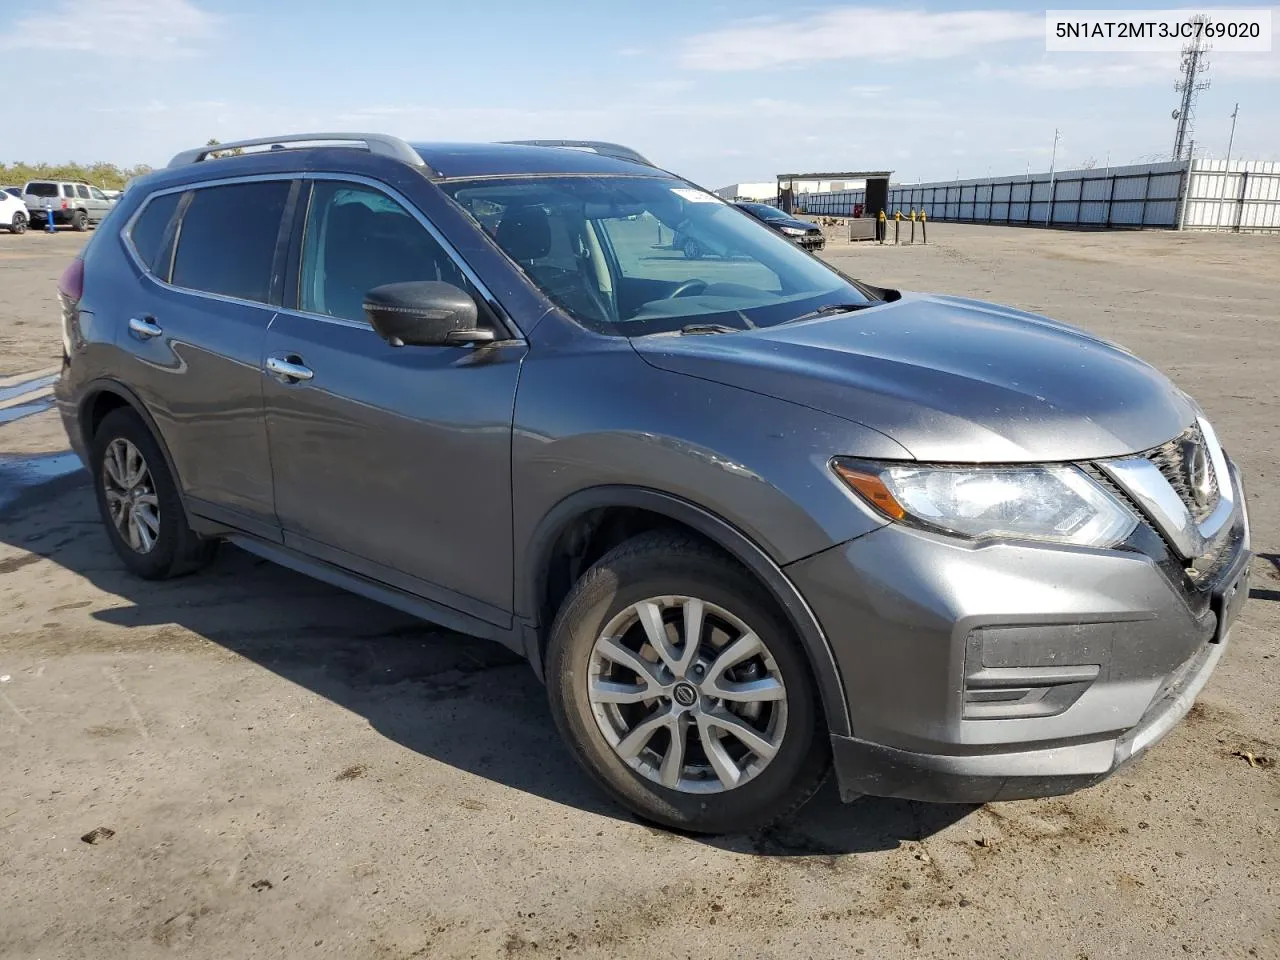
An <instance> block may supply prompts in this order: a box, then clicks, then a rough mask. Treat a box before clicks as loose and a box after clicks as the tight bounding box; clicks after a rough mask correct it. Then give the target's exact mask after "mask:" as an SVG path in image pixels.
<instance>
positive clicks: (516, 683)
mask: <svg viewBox="0 0 1280 960" xmlns="http://www.w3.org/2000/svg"><path fill="white" fill-rule="evenodd" d="M0 520H3V522H2V523H0V540H2V541H3V542H6V543H8V544H10V545H11V546H13V547H16V548H18V549H20V550H24V551H28V552H30V553H34V554H37V555H39V556H41V557H44V558H47V559H49V560H51V561H53V562H54V563H57V564H60V565H61V566H63V567H64V568H66V569H68V570H70V571H73V572H75V573H76V574H78V575H80V576H81V577H83V578H85V579H86V580H88V581H89V582H90V583H92V584H93V585H94V586H95V587H96V588H98V589H99V590H102V591H104V592H106V593H108V594H112V595H115V596H118V597H121V598H123V599H125V600H127V601H129V605H127V606H113V607H109V608H104V609H100V610H97V611H96V612H93V613H92V614H91V615H92V616H93V617H94V618H95V619H96V620H98V621H100V622H102V623H106V624H111V625H114V626H117V627H126V628H129V629H130V630H138V631H148V630H156V631H159V630H163V629H165V628H169V627H171V626H172V625H174V624H176V625H179V626H181V627H183V628H185V629H186V630H189V631H191V632H192V633H194V634H195V635H197V636H199V637H202V638H204V639H206V640H209V641H212V642H214V643H217V644H219V645H220V646H222V647H224V648H225V649H227V650H230V651H233V652H235V653H236V654H238V655H240V656H241V657H244V658H245V659H246V660H249V661H252V662H253V663H255V664H258V665H260V666H262V667H264V668H266V669H268V670H270V671H272V672H273V673H275V674H277V675H279V676H281V677H283V678H285V679H287V680H289V681H290V682H292V683H295V684H298V685H299V686H301V687H304V688H306V689H308V690H311V691H313V692H315V693H316V694H319V695H320V696H322V697H324V698H326V699H327V700H329V701H331V702H333V703H335V704H338V705H340V706H342V707H343V708H345V709H347V710H349V711H352V712H354V713H356V714H358V715H360V716H362V717H364V718H365V719H366V720H367V721H368V722H369V723H370V724H371V725H372V726H373V728H374V729H376V730H377V731H379V732H380V733H381V734H382V735H383V736H385V737H387V738H388V739H390V740H393V741H394V742H396V743H398V744H401V745H402V746H405V747H407V748H409V749H410V750H413V751H415V752H417V753H419V754H421V755H422V756H425V757H430V758H432V759H434V760H437V761H439V762H441V763H445V764H449V765H450V766H452V767H455V768H457V769H459V770H464V771H467V772H468V773H472V774H475V775H477V776H481V777H485V778H487V779H489V780H492V781H495V782H497V783H501V784H504V785H506V786H508V787H511V788H513V789H516V790H521V791H524V792H526V793H529V794H533V795H536V796H539V797H542V798H545V799H547V800H550V801H553V802H555V803H560V804H564V805H567V806H571V807H575V808H577V809H580V810H584V811H588V812H591V813H595V814H599V815H601V816H607V817H612V818H615V819H619V820H626V821H633V820H634V818H633V817H631V816H630V815H629V814H628V813H627V812H626V811H625V810H623V809H622V808H621V807H619V806H618V805H616V804H615V803H613V802H612V800H611V799H610V798H608V797H607V796H605V795H604V794H603V793H602V792H601V791H600V789H599V788H597V787H596V786H595V784H594V783H593V782H591V781H590V780H589V779H588V777H587V776H586V774H585V773H583V772H582V771H581V770H580V769H579V767H578V766H577V764H576V763H575V762H574V760H573V758H572V757H571V756H570V755H569V753H568V750H567V749H566V748H565V747H564V745H563V744H562V743H561V741H560V738H559V735H558V733H557V731H556V729H555V725H554V723H553V721H552V718H551V714H550V711H549V709H548V707H547V700H546V691H545V688H544V687H543V686H542V685H541V684H540V683H539V681H538V680H537V679H536V677H535V676H534V674H533V671H532V670H531V669H530V668H529V666H528V664H527V663H526V662H525V661H524V660H523V659H521V658H519V657H517V656H515V655H514V654H511V653H510V652H508V651H507V650H506V649H505V648H502V647H500V646H499V645H498V644H495V643H492V642H489V641H485V640H479V639H475V638H471V637H466V636H463V635H460V634H456V633H452V632H450V631H447V630H442V629H439V628H436V627H434V626H432V625H430V624H426V623H423V622H422V621H420V620H416V619H414V618H411V617H409V616H407V615H405V614H402V613H399V612H397V611H395V610H391V609H389V608H386V607H383V606H381V605H379V604H376V603H373V602H372V601H368V600H365V599H363V598H361V597H358V596H355V595H354V594H350V593H347V592H345V591H342V590H339V589H336V588H334V587H330V586H328V585H327V584H323V583H320V582H318V581H315V580H312V579H310V578H308V577H304V576H302V575H300V574H297V573H294V572H292V571H290V570H287V569H285V568H283V567H279V566H277V565H275V564H272V563H269V562H267V561H265V560H261V559H259V558H257V557H254V556H252V555H250V554H248V553H245V552H244V551H241V550H238V549H235V548H233V547H228V546H224V548H223V549H222V550H221V551H220V552H219V554H218V556H217V558H216V559H215V561H214V562H213V563H212V564H211V565H210V566H209V567H208V568H206V569H205V570H203V571H201V572H200V573H197V574H195V575H193V576H189V577H184V578H181V579H177V580H171V581H167V582H163V583H155V582H149V581H145V580H141V579H138V578H136V577H133V576H132V575H130V574H128V573H127V572H126V571H125V570H124V568H123V566H122V565H121V564H120V562H119V560H118V558H117V557H116V556H115V554H114V553H113V552H112V549H111V547H110V545H109V543H108V541H107V538H106V535H105V533H104V531H103V530H102V528H101V524H100V522H99V520H98V515H97V511H96V508H95V505H94V502H93V499H92V494H91V491H90V488H89V485H88V482H87V477H86V476H85V474H84V472H83V471H79V472H78V473H76V474H74V475H73V476H71V477H65V478H60V480H59V482H57V483H53V484H47V485H44V486H42V487H40V488H37V489H34V490H28V491H26V492H25V493H24V494H23V495H22V496H19V497H16V498H14V499H11V500H10V503H9V506H8V507H6V508H5V509H3V510H0ZM24 560H25V558H18V564H17V566H21V565H25V562H24ZM9 565H10V566H13V561H10V564H9ZM17 566H14V567H13V568H14V569H15V570H16V569H17ZM7 572H10V571H9V570H7V569H5V570H0V573H7ZM972 809H974V808H973V807H971V806H959V805H957V806H943V805H934V804H923V803H916V802H912V801H901V800H884V799H877V798H861V799H859V800H857V801H856V802H855V803H853V804H843V803H841V802H840V800H839V797H838V795H837V791H836V789H835V785H834V782H833V780H829V781H828V782H827V783H826V784H825V785H824V786H823V787H822V789H821V790H820V791H819V793H818V795H817V796H816V797H815V798H814V799H813V801H811V802H810V803H809V804H808V805H807V806H806V807H804V808H803V809H802V810H801V811H800V813H799V814H797V815H796V816H794V817H792V818H791V819H789V820H788V821H786V822H784V823H782V824H780V825H778V826H776V827H773V828H770V829H768V830H764V831H758V832H756V833H752V834H745V835H731V836H722V837H714V838H707V837H692V838H690V839H694V840H697V841H698V842H705V843H709V844H712V845H714V846H716V847H720V848H723V849H728V850H733V851H736V852H742V853H748V854H757V855H764V856H786V857H830V856H836V855H840V854H848V853H860V852H866V851H873V850H886V849H893V848H895V847H897V846H898V845H899V844H900V843H901V842H903V841H911V840H922V839H924V838H926V837H928V836H930V835H932V834H934V833H936V832H938V831H940V830H942V829H943V828H945V827H947V826H949V825H950V824H952V823H955V822H956V821H957V820H959V819H961V818H962V817H964V816H965V815H967V814H968V813H969V812H970V811H971V810H972Z"/></svg>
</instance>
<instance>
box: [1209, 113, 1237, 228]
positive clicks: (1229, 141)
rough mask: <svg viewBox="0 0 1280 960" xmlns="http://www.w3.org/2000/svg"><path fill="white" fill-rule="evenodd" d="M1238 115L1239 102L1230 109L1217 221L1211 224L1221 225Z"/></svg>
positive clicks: (1215, 226) (1229, 177)
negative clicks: (1229, 123)
mask: <svg viewBox="0 0 1280 960" xmlns="http://www.w3.org/2000/svg"><path fill="white" fill-rule="evenodd" d="M1239 115H1240V104H1239V103H1237V104H1236V107H1235V109H1234V110H1232V111H1231V136H1229V137H1227V162H1226V163H1224V164H1223V165H1222V185H1221V189H1220V190H1219V191H1218V222H1217V223H1215V224H1214V225H1213V226H1214V228H1215V229H1216V228H1218V227H1220V226H1222V204H1223V202H1224V201H1225V200H1226V199H1227V181H1228V180H1230V179H1231V148H1232V146H1234V145H1235V142H1236V117H1238V116H1239Z"/></svg>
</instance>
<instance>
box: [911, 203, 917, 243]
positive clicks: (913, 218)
mask: <svg viewBox="0 0 1280 960" xmlns="http://www.w3.org/2000/svg"><path fill="white" fill-rule="evenodd" d="M915 242H916V208H915V207H912V208H911V243H912V244H913V245H914V244H915Z"/></svg>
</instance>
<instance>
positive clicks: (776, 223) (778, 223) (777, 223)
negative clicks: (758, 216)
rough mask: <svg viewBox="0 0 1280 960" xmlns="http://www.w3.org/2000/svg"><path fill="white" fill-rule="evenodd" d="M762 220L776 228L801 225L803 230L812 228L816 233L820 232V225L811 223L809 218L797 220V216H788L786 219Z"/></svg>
mask: <svg viewBox="0 0 1280 960" xmlns="http://www.w3.org/2000/svg"><path fill="white" fill-rule="evenodd" d="M761 222H762V223H766V224H768V225H769V226H771V227H775V228H777V227H799V228H800V229H801V230H811V231H813V232H814V233H817V232H818V227H817V226H816V225H815V224H812V223H810V222H809V221H808V220H797V219H796V218H795V217H788V218H787V219H786V220H763V221H761Z"/></svg>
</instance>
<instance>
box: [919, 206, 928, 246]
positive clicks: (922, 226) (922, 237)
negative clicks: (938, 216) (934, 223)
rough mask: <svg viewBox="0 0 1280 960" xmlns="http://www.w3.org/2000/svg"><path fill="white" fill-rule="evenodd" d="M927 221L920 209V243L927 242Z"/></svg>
mask: <svg viewBox="0 0 1280 960" xmlns="http://www.w3.org/2000/svg"><path fill="white" fill-rule="evenodd" d="M927 219H928V218H927V217H926V216H925V215H924V210H923V209H922V210H921V211H920V242H921V243H928V242H929V230H928V228H926V227H925V221H926V220H927Z"/></svg>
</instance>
